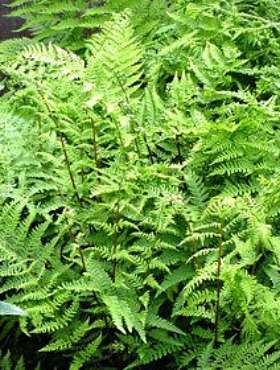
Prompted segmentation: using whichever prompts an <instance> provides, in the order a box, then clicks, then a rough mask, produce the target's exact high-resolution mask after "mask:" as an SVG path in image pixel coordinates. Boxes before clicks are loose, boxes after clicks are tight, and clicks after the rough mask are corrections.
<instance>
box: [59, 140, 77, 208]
mask: <svg viewBox="0 0 280 370" xmlns="http://www.w3.org/2000/svg"><path fill="white" fill-rule="evenodd" d="M59 138H60V143H61V147H62V151H63V154H64V159H65V163H66V167H67V170H68V174H69V177H70V181H71V184H72V187H73V190H74V193H75V196H76V198H77V201H78V202H79V203H80V204H81V205H82V201H81V198H80V196H79V192H78V188H77V185H76V183H75V179H74V176H73V173H72V170H71V165H70V161H69V157H68V153H67V150H66V145H65V140H64V137H63V135H62V134H61V133H59Z"/></svg>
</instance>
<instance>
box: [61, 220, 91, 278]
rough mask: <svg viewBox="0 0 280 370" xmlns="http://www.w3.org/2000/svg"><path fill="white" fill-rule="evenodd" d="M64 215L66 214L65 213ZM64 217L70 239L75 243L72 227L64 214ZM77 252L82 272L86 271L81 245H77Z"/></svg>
mask: <svg viewBox="0 0 280 370" xmlns="http://www.w3.org/2000/svg"><path fill="white" fill-rule="evenodd" d="M65 216H66V215H65ZM65 219H66V222H67V224H68V227H69V236H70V240H71V242H72V243H73V244H75V243H76V240H75V236H74V234H73V232H72V229H71V225H70V222H69V220H68V217H67V216H66V217H65ZM79 254H80V257H81V262H82V268H83V272H86V271H87V266H86V259H85V256H84V253H83V250H82V248H81V246H80V245H79Z"/></svg>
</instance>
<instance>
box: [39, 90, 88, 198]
mask: <svg viewBox="0 0 280 370" xmlns="http://www.w3.org/2000/svg"><path fill="white" fill-rule="evenodd" d="M40 95H41V97H42V99H43V101H44V102H45V104H46V108H47V110H48V112H49V113H50V115H51V116H53V115H54V112H53V110H52V108H51V106H50V104H49V101H48V99H47V97H46V96H45V95H44V94H40ZM54 123H55V126H56V128H57V131H58V135H59V139H60V143H61V147H62V151H63V155H64V160H65V163H66V167H67V170H68V174H69V177H70V181H71V184H72V187H73V189H74V193H75V196H76V198H77V201H78V202H79V203H80V205H82V201H81V198H80V196H79V192H78V189H77V186H76V183H75V180H74V176H73V173H72V170H71V166H70V161H69V157H68V153H67V149H66V146H65V142H64V137H63V134H62V133H61V131H60V127H59V123H58V121H57V120H56V119H55V118H54Z"/></svg>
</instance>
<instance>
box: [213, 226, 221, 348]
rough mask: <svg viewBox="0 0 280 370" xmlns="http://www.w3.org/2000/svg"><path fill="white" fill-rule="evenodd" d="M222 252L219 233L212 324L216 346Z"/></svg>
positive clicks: (215, 344)
mask: <svg viewBox="0 0 280 370" xmlns="http://www.w3.org/2000/svg"><path fill="white" fill-rule="evenodd" d="M222 254H223V239H222V233H221V235H220V239H219V245H218V261H217V275H216V278H217V285H216V292H217V298H216V307H215V324H214V346H215V347H216V346H217V344H218V339H219V319H220V300H221V288H222V285H221V280H220V276H221V267H222Z"/></svg>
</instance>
